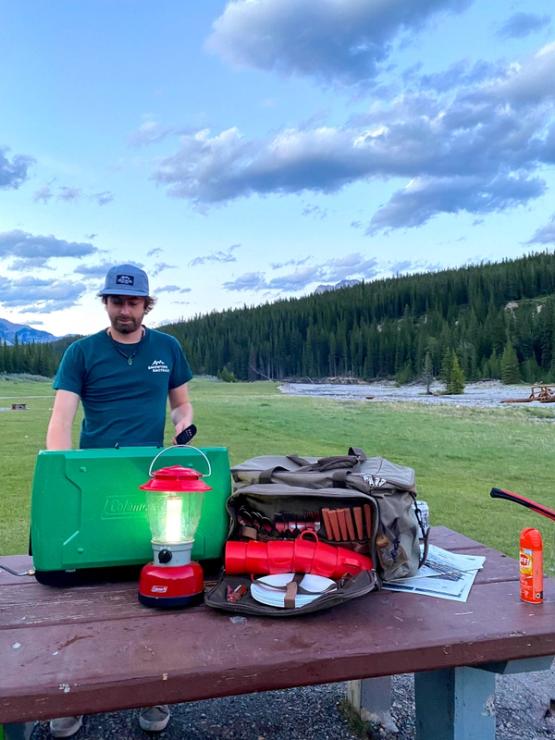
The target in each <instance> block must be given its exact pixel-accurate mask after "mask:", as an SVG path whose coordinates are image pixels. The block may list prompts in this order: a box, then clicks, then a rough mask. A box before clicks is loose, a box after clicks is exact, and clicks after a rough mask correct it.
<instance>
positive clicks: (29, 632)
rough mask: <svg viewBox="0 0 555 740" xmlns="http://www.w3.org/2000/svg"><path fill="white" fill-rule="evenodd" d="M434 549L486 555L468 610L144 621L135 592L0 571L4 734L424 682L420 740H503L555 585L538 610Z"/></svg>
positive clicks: (404, 600)
mask: <svg viewBox="0 0 555 740" xmlns="http://www.w3.org/2000/svg"><path fill="white" fill-rule="evenodd" d="M431 539H432V542H434V543H435V544H437V545H439V546H441V547H444V548H445V549H448V550H453V551H456V552H467V553H471V554H477V555H485V557H486V561H485V565H484V568H483V570H482V571H481V572H480V573H479V574H478V576H477V579H476V582H475V584H474V586H473V588H472V590H471V592H470V596H469V598H468V601H467V602H466V603H459V602H455V601H446V600H440V599H435V598H430V597H424V596H415V595H413V594H406V593H393V592H389V591H381V592H379V593H371V594H368V595H367V596H366V597H362V598H360V599H355V600H354V601H351V602H349V603H347V604H344V605H342V606H340V607H337V608H335V609H331V610H329V611H325V612H320V613H317V614H313V615H306V616H304V617H302V618H298V619H295V618H292V619H279V620H277V619H268V618H254V617H249V618H248V619H246V620H245V619H232V615H230V614H229V613H223V612H222V613H220V612H217V611H214V610H212V609H209V608H207V607H205V606H202V605H201V606H198V607H193V608H190V609H186V610H182V611H170V612H168V611H158V610H155V609H145V608H144V607H143V606H141V605H140V604H139V603H138V601H137V584H136V583H109V584H104V585H98V586H86V587H79V588H73V589H55V588H51V587H47V586H42V585H40V584H38V583H37V582H36V581H35V579H34V578H32V577H29V576H18V577H14V576H12V575H9V574H8V573H5V572H1V571H0V650H1V665H2V668H1V671H0V725H1V724H2V723H4V724H6V726H8V725H7V723H21V722H25V721H28V720H38V719H49V718H52V717H59V716H65V715H73V714H87V713H89V714H90V713H96V712H103V711H111V710H116V709H127V708H132V707H141V706H151V705H153V704H158V703H162V704H166V703H167V704H172V703H178V702H184V701H192V700H199V699H208V698H214V697H222V696H229V695H236V694H242V693H250V692H258V691H266V690H270V689H282V688H288V687H293V686H303V685H310V684H323V683H329V682H337V681H353V680H359V679H367V678H373V677H381V676H390V675H394V674H401V673H413V672H414V673H415V690H416V726H417V738H426V740H434V738H435V739H439V738H441V739H442V740H446V739H447V738H452V739H453V740H463V739H464V740H472V738H476V739H478V738H479V740H487V739H488V738H494V737H495V710H494V704H493V697H494V692H495V672H511V671H528V670H542V669H547V668H549V666H550V663H551V657H552V656H553V655H554V654H555V579H546V589H545V603H544V604H543V605H539V606H532V605H527V604H524V603H522V602H521V601H519V584H518V564H517V563H516V562H515V560H513V559H511V558H508V557H506V556H505V555H502V554H501V553H499V552H497V551H496V550H493V549H491V548H488V547H485V546H484V545H481V544H480V543H478V542H475V541H473V540H471V539H469V538H467V537H465V536H463V535H461V534H458V533H456V532H453V531H451V530H449V529H447V528H444V527H437V528H434V529H433V530H432V538H431ZM0 562H2V563H4V564H6V565H8V566H9V567H11V568H12V569H15V570H18V571H21V570H23V569H25V568H28V567H30V565H31V561H30V559H29V558H28V557H26V556H11V557H4V558H1V559H0Z"/></svg>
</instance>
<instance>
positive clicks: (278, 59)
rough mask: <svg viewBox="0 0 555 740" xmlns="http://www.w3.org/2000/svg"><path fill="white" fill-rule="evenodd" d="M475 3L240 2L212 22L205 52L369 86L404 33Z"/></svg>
mask: <svg viewBox="0 0 555 740" xmlns="http://www.w3.org/2000/svg"><path fill="white" fill-rule="evenodd" d="M469 4H470V0H418V2H407V0H387V2H384V0H341V1H340V2H338V0H256V2H253V0H235V1H234V2H230V3H228V4H227V5H226V8H225V10H224V12H223V13H222V15H221V16H220V17H219V18H218V19H217V20H216V21H215V22H214V24H213V31H212V34H211V36H210V38H209V39H208V41H207V48H208V49H209V50H211V51H213V52H215V53H216V54H218V55H220V56H221V57H222V58H223V59H224V60H225V61H227V62H230V63H231V64H233V65H240V66H241V65H245V66H249V67H256V68H259V69H264V70H274V71H278V72H281V73H283V74H296V75H309V76H312V77H315V78H317V79H319V80H322V81H325V82H340V83H346V84H352V83H357V82H360V81H364V80H365V81H368V80H371V79H372V78H373V77H375V76H376V74H377V72H378V71H379V68H380V65H381V64H382V63H383V62H384V61H385V60H386V59H387V57H388V55H389V53H390V51H391V45H392V43H393V42H394V40H395V39H396V38H397V37H398V36H399V35H400V34H401V33H403V32H407V33H408V34H414V32H415V31H416V30H417V29H419V28H420V27H421V26H423V25H424V24H425V23H426V22H427V20H428V19H429V18H430V17H431V16H432V15H434V14H436V13H439V12H459V11H461V10H463V9H464V8H466V7H467V6H468V5H469Z"/></svg>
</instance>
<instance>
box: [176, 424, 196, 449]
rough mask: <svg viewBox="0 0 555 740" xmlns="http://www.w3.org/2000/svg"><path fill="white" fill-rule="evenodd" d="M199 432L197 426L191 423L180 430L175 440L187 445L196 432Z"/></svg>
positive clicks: (177, 442) (179, 443)
mask: <svg viewBox="0 0 555 740" xmlns="http://www.w3.org/2000/svg"><path fill="white" fill-rule="evenodd" d="M196 433H197V428H196V426H195V425H194V424H191V425H190V426H188V427H185V429H184V430H183V431H182V432H179V434H178V435H177V437H176V438H175V442H176V444H178V445H186V444H187V443H188V442H190V441H191V440H192V439H193V437H194V436H195V434H196Z"/></svg>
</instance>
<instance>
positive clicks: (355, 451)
mask: <svg viewBox="0 0 555 740" xmlns="http://www.w3.org/2000/svg"><path fill="white" fill-rule="evenodd" d="M347 455H354V457H358V460H359V462H365V461H366V460H368V457H367V456H366V452H364V450H363V449H362V448H361V447H349V451H348V452H347Z"/></svg>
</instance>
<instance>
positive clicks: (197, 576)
mask: <svg viewBox="0 0 555 740" xmlns="http://www.w3.org/2000/svg"><path fill="white" fill-rule="evenodd" d="M203 598H204V575H203V572H202V568H201V567H200V565H199V564H198V563H195V562H194V561H192V562H190V563H187V565H176V566H169V567H168V566H166V567H161V566H159V565H154V563H149V564H148V565H145V566H144V568H143V569H142V571H141V578H140V580H139V601H140V602H141V604H144V605H145V606H152V607H155V608H157V609H180V608H182V607H185V606H192V605H193V604H199V603H201V602H202V600H203Z"/></svg>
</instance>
